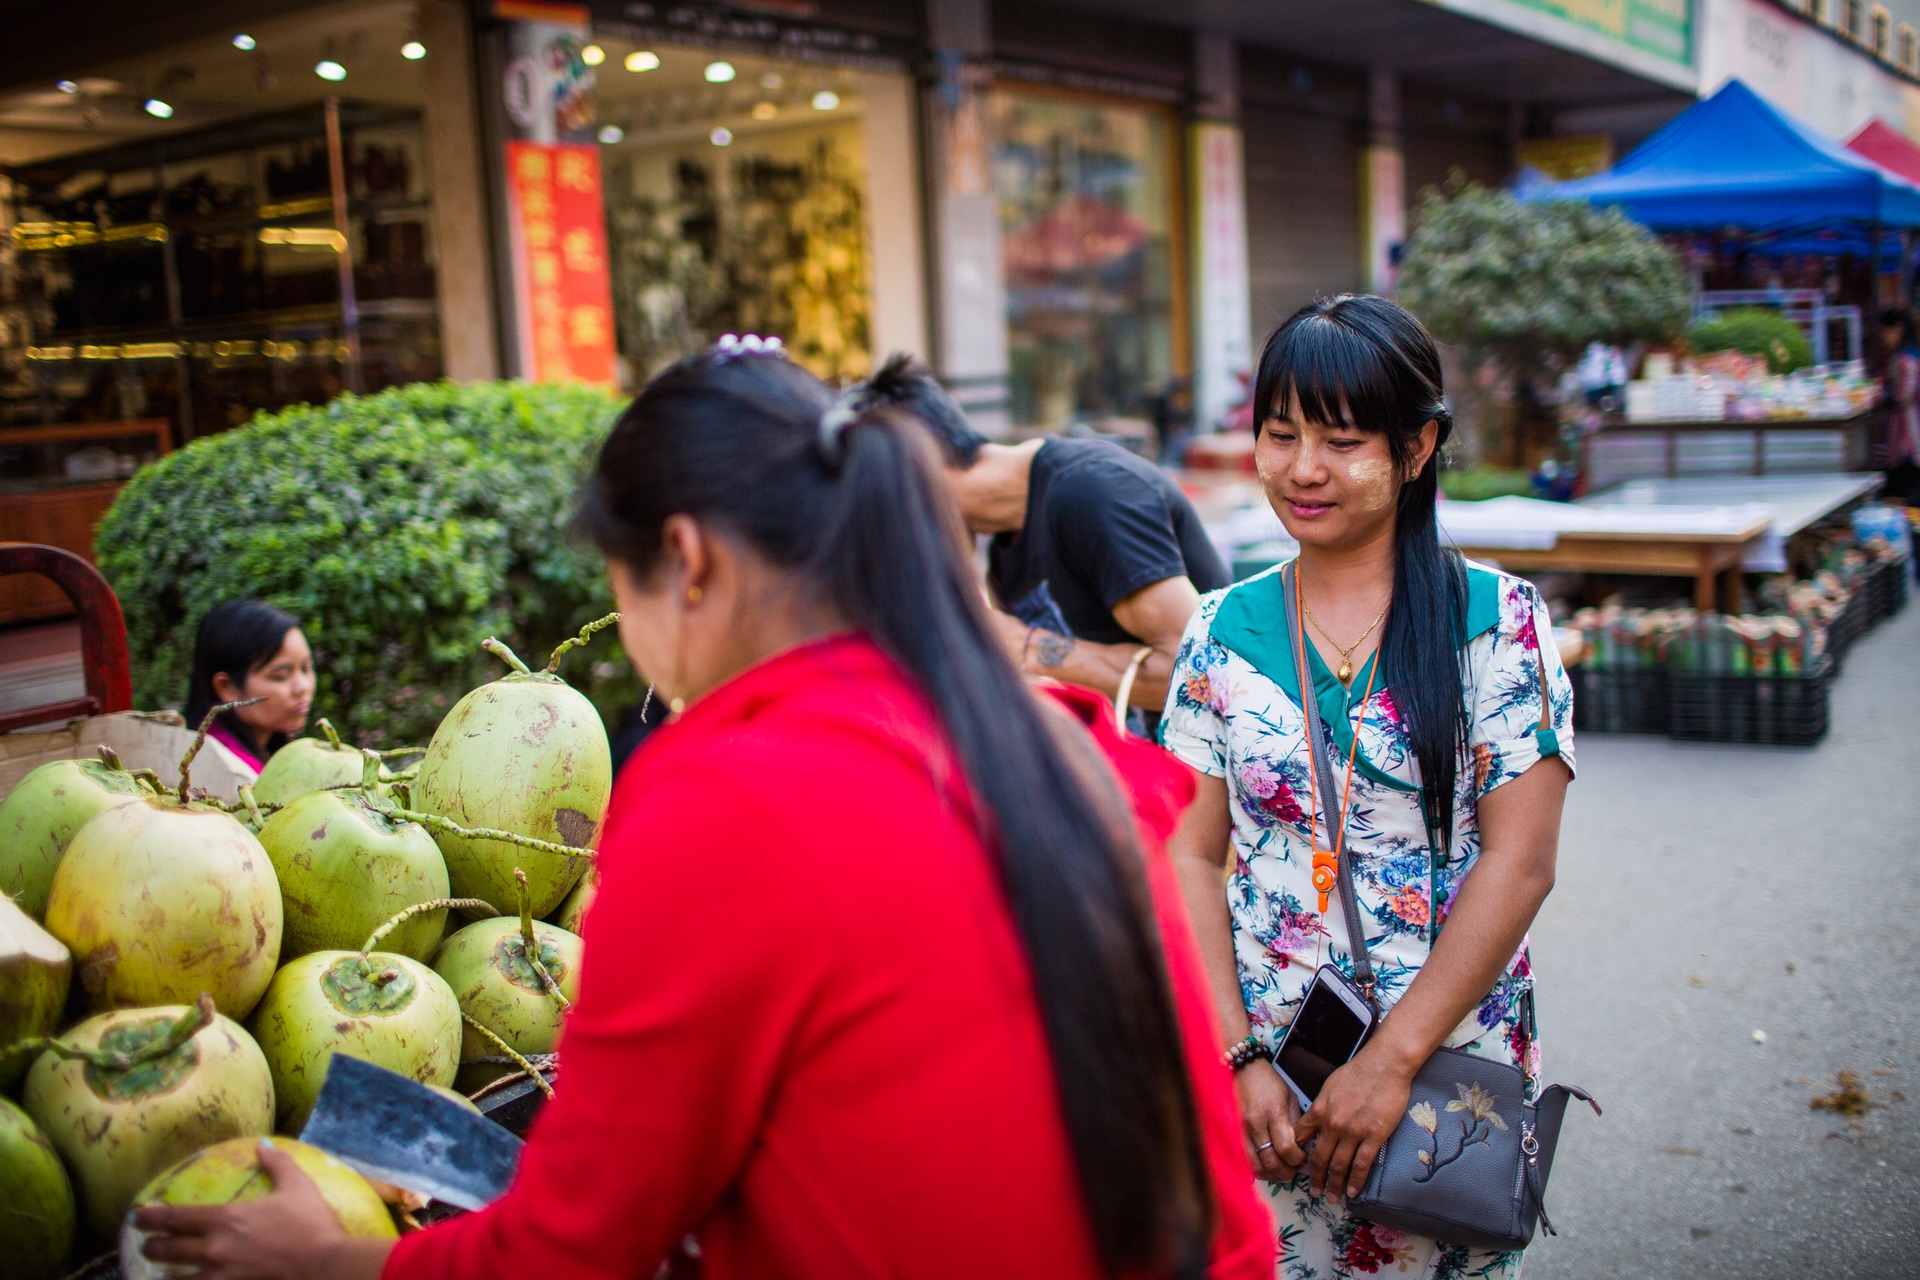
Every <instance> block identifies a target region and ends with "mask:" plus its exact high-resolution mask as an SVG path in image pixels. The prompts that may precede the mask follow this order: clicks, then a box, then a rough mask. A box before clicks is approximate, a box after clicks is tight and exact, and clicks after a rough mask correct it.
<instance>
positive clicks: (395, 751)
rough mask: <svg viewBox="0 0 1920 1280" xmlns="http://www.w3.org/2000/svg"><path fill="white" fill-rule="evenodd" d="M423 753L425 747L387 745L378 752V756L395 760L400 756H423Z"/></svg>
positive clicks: (425, 752) (425, 750) (425, 751)
mask: <svg viewBox="0 0 1920 1280" xmlns="http://www.w3.org/2000/svg"><path fill="white" fill-rule="evenodd" d="M425 754H427V749H426V748H425V747H389V748H387V749H386V750H385V751H382V752H381V753H380V758H381V759H382V760H397V759H398V758H400V757H401V756H423V755H425Z"/></svg>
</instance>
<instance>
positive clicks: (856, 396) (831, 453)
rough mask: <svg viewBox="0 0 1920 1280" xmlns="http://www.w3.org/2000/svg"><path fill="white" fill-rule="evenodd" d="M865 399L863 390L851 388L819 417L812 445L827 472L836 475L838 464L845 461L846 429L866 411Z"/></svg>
mask: <svg viewBox="0 0 1920 1280" xmlns="http://www.w3.org/2000/svg"><path fill="white" fill-rule="evenodd" d="M866 398H867V397H866V391H865V389H864V388H862V387H859V386H854V387H851V388H849V389H848V390H846V391H843V392H841V393H840V397H839V399H837V400H835V401H834V402H833V403H832V404H830V405H828V406H827V409H826V412H825V413H822V414H821V415H820V428H819V431H820V434H819V436H818V438H817V439H816V440H815V441H814V444H815V447H817V448H818V449H819V451H820V460H821V461H822V462H824V463H826V464H827V470H828V471H830V472H835V473H837V472H838V471H839V470H840V464H841V463H842V462H844V461H846V457H847V443H846V435H847V428H848V427H850V426H852V425H853V424H854V422H855V421H856V420H858V418H859V417H860V415H861V414H862V413H864V412H865V411H866V407H867V406H866Z"/></svg>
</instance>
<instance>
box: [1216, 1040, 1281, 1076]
mask: <svg viewBox="0 0 1920 1280" xmlns="http://www.w3.org/2000/svg"><path fill="white" fill-rule="evenodd" d="M1271 1057H1273V1050H1271V1049H1269V1048H1267V1046H1265V1045H1263V1044H1261V1043H1260V1041H1259V1040H1258V1039H1257V1038H1256V1037H1254V1036H1248V1037H1247V1038H1246V1039H1245V1040H1242V1041H1241V1042H1240V1043H1239V1044H1236V1045H1234V1046H1233V1047H1232V1048H1230V1049H1228V1050H1227V1051H1226V1052H1225V1053H1224V1054H1222V1055H1221V1056H1220V1060H1221V1061H1222V1062H1224V1063H1226V1064H1227V1066H1228V1068H1230V1069H1231V1070H1234V1071H1238V1070H1239V1069H1240V1068H1242V1067H1244V1066H1246V1065H1247V1064H1248V1063H1249V1062H1252V1061H1253V1060H1254V1059H1256V1058H1271Z"/></svg>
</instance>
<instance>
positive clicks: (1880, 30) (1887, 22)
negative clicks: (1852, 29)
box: [1868, 5, 1893, 58]
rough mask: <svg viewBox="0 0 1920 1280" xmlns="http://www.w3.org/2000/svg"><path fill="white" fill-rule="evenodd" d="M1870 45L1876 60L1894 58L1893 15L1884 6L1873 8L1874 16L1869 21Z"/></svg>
mask: <svg viewBox="0 0 1920 1280" xmlns="http://www.w3.org/2000/svg"><path fill="white" fill-rule="evenodd" d="M1868 31H1869V41H1868V42H1869V43H1870V44H1871V45H1872V46H1873V54H1874V56H1875V57H1876V58H1891V57H1892V56H1893V15H1892V14H1890V13H1888V12H1887V11H1886V8H1885V7H1884V6H1882V5H1875V6H1873V16H1872V17H1871V18H1870V19H1869V20H1868Z"/></svg>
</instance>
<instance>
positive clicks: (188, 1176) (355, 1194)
mask: <svg viewBox="0 0 1920 1280" xmlns="http://www.w3.org/2000/svg"><path fill="white" fill-rule="evenodd" d="M267 1141H268V1142H271V1143H272V1144H273V1145H274V1146H275V1147H277V1148H278V1149H279V1150H281V1151H283V1152H285V1153H286V1154H287V1155H289V1156H291V1157H293V1162H294V1163H295V1164H297V1165H299V1166H300V1171H301V1172H302V1173H304V1174H306V1175H307V1176H308V1177H309V1178H312V1179H313V1180H314V1183H315V1184H316V1185H317V1186H318V1187H319V1190H320V1198H321V1199H322V1200H325V1201H326V1202H327V1207H328V1208H329V1209H332V1210H333V1212H334V1215H335V1216H336V1217H338V1218H339V1219H340V1226H341V1228H342V1229H343V1230H344V1231H345V1232H346V1233H347V1234H348V1235H349V1236H352V1237H353V1238H354V1239H356V1240H392V1239H394V1238H395V1237H397V1236H398V1235H399V1234H400V1232H399V1231H398V1229H396V1228H395V1227H394V1225H393V1215H392V1214H391V1213H389V1212H388V1211H387V1205H386V1202H385V1201H384V1200H382V1199H381V1198H380V1193H379V1192H377V1191H375V1190H374V1189H373V1187H372V1185H371V1184H369V1183H368V1182H367V1180H366V1179H365V1178H363V1177H361V1176H360V1174H359V1173H358V1172H356V1171H355V1170H353V1169H350V1168H348V1167H347V1166H346V1165H344V1164H342V1163H341V1162H340V1161H338V1160H336V1159H334V1158H333V1157H332V1156H331V1155H328V1154H327V1153H326V1152H324V1151H322V1150H321V1149H320V1148H318V1147H315V1146H309V1145H308V1144H307V1143H304V1142H296V1141H295V1140H293V1139H292V1138H268V1139H267ZM272 1190H273V1178H272V1176H271V1175H268V1174H266V1173H265V1172H264V1171H263V1170H262V1169H261V1167H260V1140H259V1139H257V1138H234V1139H231V1140H229V1141H226V1142H216V1143H214V1144H213V1145H212V1146H210V1147H207V1148H205V1149H203V1150H200V1151H196V1152H194V1153H193V1154H192V1155H190V1156H188V1157H187V1158H186V1159H185V1160H182V1161H180V1163H178V1164H176V1165H174V1166H173V1167H172V1168H170V1169H168V1170H166V1171H165V1172H164V1173H162V1174H161V1175H160V1176H159V1177H157V1178H155V1179H154V1180H153V1181H152V1182H149V1183H148V1184H147V1185H146V1186H144V1187H142V1188H140V1191H139V1194H137V1195H135V1196H134V1198H133V1203H134V1206H135V1207H139V1206H141V1205H149V1204H182V1205H216V1204H238V1203H240V1202H242V1201H246V1200H258V1199H260V1197H262V1196H264V1195H266V1194H267V1193H268V1192H270V1191H272ZM146 1238H147V1233H146V1232H144V1231H142V1230H140V1229H139V1228H138V1227H136V1226H134V1225H133V1219H132V1218H131V1217H129V1218H128V1219H127V1221H126V1222H125V1224H123V1225H122V1226H121V1228H120V1274H121V1276H123V1277H124V1278H125V1280H160V1277H163V1276H168V1275H171V1274H173V1272H172V1270H171V1269H170V1268H168V1267H165V1266H163V1265H161V1264H159V1263H155V1262H151V1261H149V1260H148V1258H147V1256H146V1255H145V1254H143V1253H141V1252H140V1246H141V1245H142V1244H143V1243H144V1242H145V1240H146Z"/></svg>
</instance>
